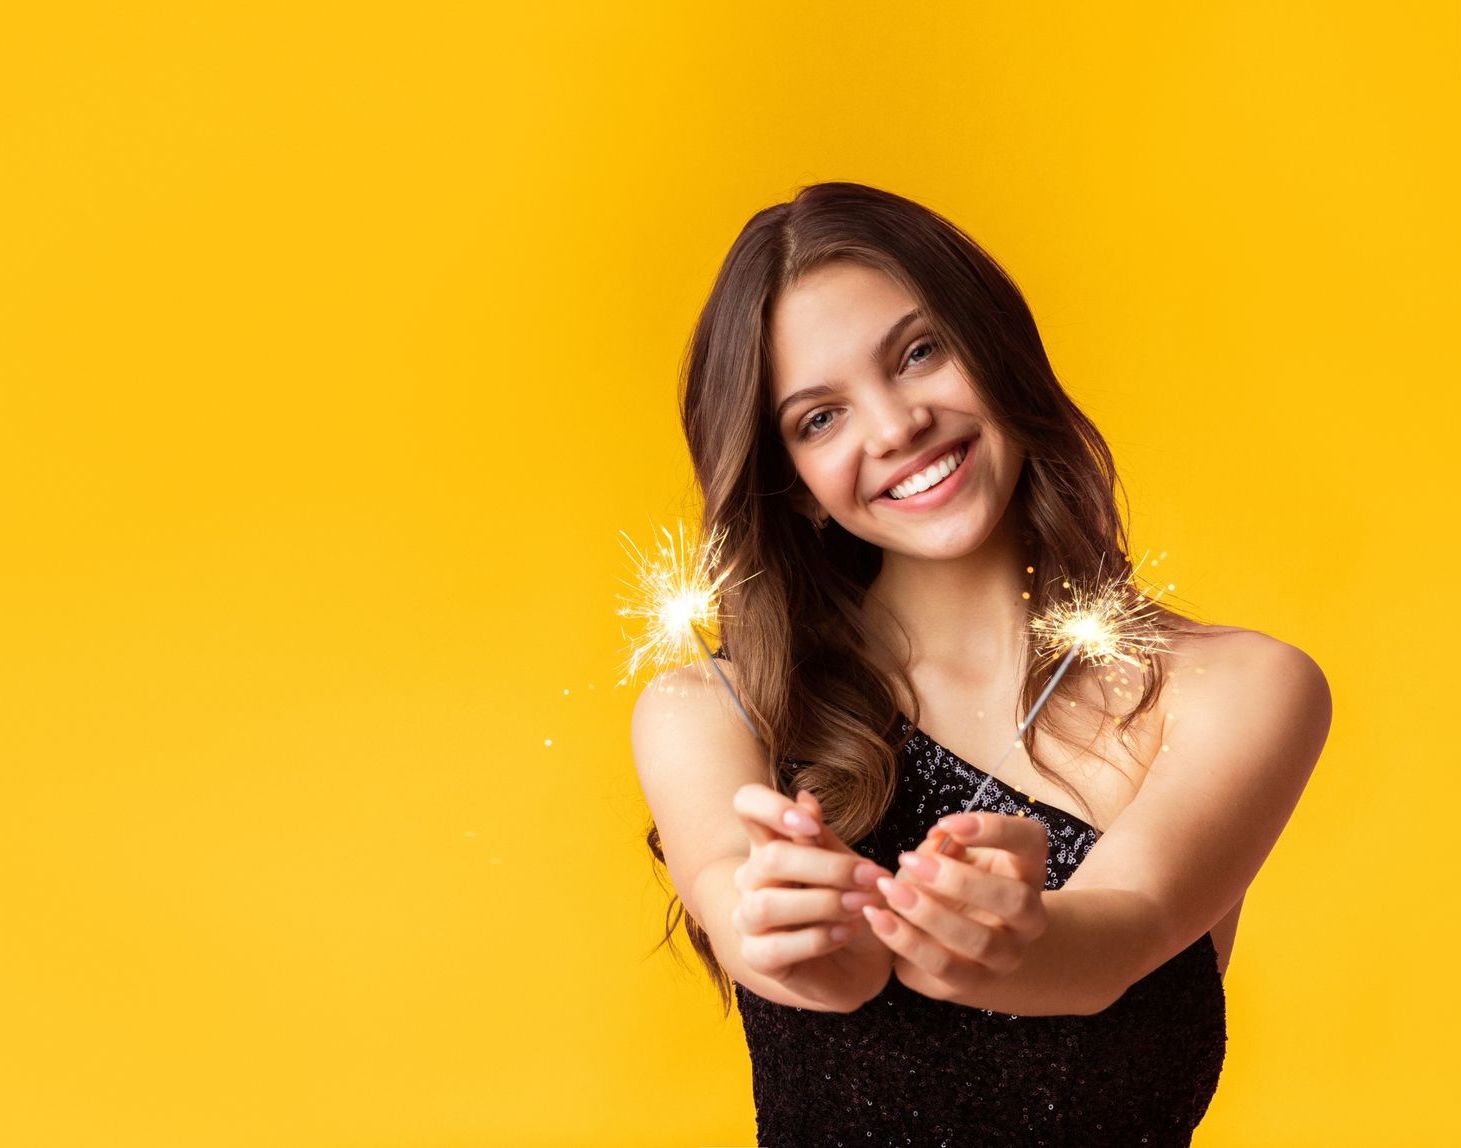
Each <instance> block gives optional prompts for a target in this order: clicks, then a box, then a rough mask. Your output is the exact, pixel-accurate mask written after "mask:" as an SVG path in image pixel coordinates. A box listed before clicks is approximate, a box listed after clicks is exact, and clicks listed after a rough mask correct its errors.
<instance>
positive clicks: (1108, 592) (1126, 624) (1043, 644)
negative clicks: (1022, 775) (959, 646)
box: [935, 555, 1168, 853]
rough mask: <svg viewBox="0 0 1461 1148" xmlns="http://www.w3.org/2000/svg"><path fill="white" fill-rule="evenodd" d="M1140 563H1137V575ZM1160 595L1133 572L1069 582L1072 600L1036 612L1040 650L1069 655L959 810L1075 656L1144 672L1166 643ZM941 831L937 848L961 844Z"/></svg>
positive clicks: (1019, 738)
mask: <svg viewBox="0 0 1461 1148" xmlns="http://www.w3.org/2000/svg"><path fill="white" fill-rule="evenodd" d="M1145 561H1146V556H1145V555H1143V556H1142V562H1145ZM1142 562H1138V563H1137V565H1136V567H1133V569H1132V571H1131V574H1132V575H1133V576H1134V575H1135V573H1136V570H1137V569H1138V568H1140V566H1141V565H1142ZM1064 585H1066V586H1070V583H1069V582H1066V583H1064ZM1160 597H1161V593H1158V594H1157V595H1156V596H1155V598H1148V597H1147V596H1146V595H1145V594H1143V593H1142V592H1141V590H1140V589H1139V588H1138V587H1137V586H1136V584H1135V582H1133V581H1132V579H1131V577H1115V578H1108V579H1106V580H1105V581H1103V582H1099V583H1097V584H1096V585H1095V586H1094V587H1083V586H1073V587H1071V597H1070V599H1069V600H1068V601H1063V602H1057V603H1056V604H1055V605H1054V606H1052V607H1050V608H1049V609H1048V610H1046V611H1045V612H1044V613H1043V614H1037V615H1036V616H1035V617H1034V618H1032V619H1031V620H1030V629H1031V630H1032V631H1034V633H1035V635H1036V642H1035V652H1036V654H1037V655H1040V656H1054V655H1055V654H1058V653H1060V651H1062V650H1064V651H1065V657H1064V658H1063V659H1061V662H1060V665H1059V666H1058V667H1057V668H1056V670H1055V673H1053V674H1051V675H1050V680H1049V681H1048V682H1046V683H1045V688H1044V689H1043V690H1042V691H1041V692H1040V696H1039V698H1038V699H1036V701H1035V704H1034V705H1033V706H1031V707H1030V712H1029V713H1028V714H1026V715H1025V720H1024V721H1022V722H1020V724H1019V728H1018V729H1017V730H1016V731H1015V739H1014V741H1012V742H1011V743H1010V745H1009V748H1008V749H1006V750H1005V751H1004V754H1003V755H1002V756H1001V757H1000V759H999V761H997V762H995V764H994V769H992V770H989V771H987V773H988V776H986V777H985V779H984V781H983V782H982V783H980V786H979V788H978V789H976V790H975V791H974V796H973V797H971V798H969V800H968V801H966V802H965V803H964V808H963V809H962V810H961V812H963V813H968V812H969V810H970V809H972V808H974V806H975V805H977V804H978V803H979V799H980V798H981V797H983V796H984V791H985V789H987V788H988V787H989V784H990V783H991V782H993V781H994V780H996V773H997V771H998V770H999V767H1000V766H1001V765H1003V764H1004V763H1005V761H1006V760H1007V759H1008V758H1009V755H1010V754H1012V753H1013V752H1014V751H1015V750H1016V749H1018V748H1020V746H1022V745H1023V744H1024V735H1025V731H1026V730H1027V729H1029V728H1030V723H1031V722H1033V721H1034V720H1035V715H1037V714H1038V713H1039V712H1040V710H1041V709H1042V708H1043V707H1044V705H1045V703H1046V702H1047V701H1048V700H1049V698H1050V695H1051V694H1052V693H1054V692H1055V687H1056V686H1057V685H1059V684H1060V679H1061V678H1063V677H1065V673H1066V671H1067V670H1069V669H1070V667H1071V665H1072V664H1074V662H1075V659H1076V655H1078V654H1079V655H1080V656H1081V658H1082V660H1083V661H1085V662H1086V663H1087V664H1089V665H1098V666H1105V665H1110V664H1111V663H1112V662H1115V661H1121V662H1126V663H1128V664H1130V665H1133V666H1135V667H1136V668H1137V672H1138V673H1140V672H1141V667H1142V655H1143V654H1150V653H1152V652H1154V651H1157V650H1162V649H1165V648H1166V647H1167V645H1168V642H1167V639H1166V636H1165V635H1164V634H1163V633H1162V632H1161V631H1160V630H1159V629H1158V628H1157V625H1156V619H1155V609H1154V601H1155V599H1156V598H1160ZM940 833H941V834H942V839H941V840H940V841H939V843H938V846H937V848H936V849H935V852H937V853H951V852H953V851H954V850H955V849H957V848H958V843H957V842H955V841H954V839H953V838H952V837H950V836H948V835H947V834H943V833H942V830H940Z"/></svg>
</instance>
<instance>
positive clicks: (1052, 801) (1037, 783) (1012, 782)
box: [884, 616, 1248, 974]
mask: <svg viewBox="0 0 1461 1148" xmlns="http://www.w3.org/2000/svg"><path fill="white" fill-rule="evenodd" d="M1171 620H1172V624H1173V625H1174V626H1175V627H1176V629H1177V633H1176V635H1175V636H1174V637H1173V638H1172V640H1171V647H1170V649H1171V656H1170V657H1169V658H1168V661H1167V664H1168V666H1169V667H1170V668H1169V672H1168V673H1167V674H1166V675H1165V680H1164V682H1163V686H1162V693H1161V695H1160V696H1159V697H1158V699H1157V704H1156V705H1153V706H1152V707H1151V708H1150V709H1148V710H1147V711H1146V712H1144V713H1142V714H1139V715H1137V716H1136V718H1135V719H1134V720H1133V721H1132V722H1131V724H1130V726H1129V727H1128V731H1127V739H1126V740H1125V741H1124V742H1123V741H1122V740H1121V739H1120V738H1118V737H1117V736H1116V735H1115V734H1114V732H1113V728H1112V726H1113V723H1112V721H1111V718H1112V717H1114V716H1117V715H1120V714H1124V713H1126V712H1128V711H1129V710H1130V709H1131V708H1132V707H1133V706H1134V705H1135V704H1136V701H1137V698H1138V696H1139V695H1140V692H1141V688H1142V682H1141V679H1140V677H1138V676H1137V675H1135V674H1134V673H1132V672H1131V671H1130V670H1128V669H1126V668H1124V667H1123V666H1120V665H1118V666H1116V667H1112V668H1108V669H1106V670H1103V671H1101V672H1100V673H1099V674H1098V675H1095V676H1093V677H1087V678H1086V679H1085V680H1084V681H1083V682H1082V683H1081V685H1080V694H1079V697H1078V699H1077V705H1076V706H1075V707H1074V708H1072V707H1070V706H1069V705H1068V704H1067V705H1066V707H1065V712H1064V713H1063V714H1062V715H1060V716H1061V720H1062V722H1064V723H1068V724H1067V725H1066V727H1065V728H1066V730H1067V731H1068V733H1067V736H1066V737H1065V738H1064V739H1063V740H1061V741H1056V739H1054V738H1053V737H1052V736H1051V735H1050V734H1048V733H1047V732H1046V731H1045V729H1044V727H1042V726H1040V725H1039V724H1038V723H1037V726H1036V733H1035V750H1036V752H1037V753H1038V754H1039V755H1040V758H1041V761H1042V762H1043V763H1044V764H1045V765H1046V767H1047V768H1053V769H1054V770H1055V772H1057V773H1058V774H1059V775H1060V777H1061V778H1063V779H1064V780H1065V781H1066V782H1067V783H1068V784H1069V785H1071V786H1072V787H1073V788H1074V789H1075V790H1076V791H1077V793H1079V794H1080V796H1081V797H1082V798H1083V799H1084V802H1085V806H1086V807H1088V808H1083V807H1082V804H1081V803H1080V802H1078V801H1077V800H1076V799H1075V798H1074V797H1072V796H1071V795H1070V794H1069V793H1067V792H1066V790H1064V789H1063V788H1061V786H1060V784H1059V783H1058V782H1056V781H1054V780H1052V779H1051V778H1050V777H1048V776H1046V775H1045V774H1042V773H1040V772H1039V771H1037V770H1036V769H1035V767H1034V766H1033V765H1031V764H1030V760H1029V758H1028V756H1027V755H1026V754H1025V753H1024V751H1023V750H1016V751H1014V752H1013V753H1010V754H1009V755H1008V756H1007V757H1005V756H1004V754H1005V750H1006V749H1008V748H1009V747H1010V743H1011V742H1012V741H1013V740H1014V734H1015V727H1016V725H1017V724H1018V719H1017V718H1016V716H1015V715H1016V713H1017V711H1018V703H1019V698H1018V683H1017V682H1016V681H1014V680H1013V679H1012V678H1011V677H1010V676H1009V675H1002V676H998V675H992V674H991V675H984V674H980V673H979V672H978V671H977V670H975V671H973V672H970V671H968V670H959V669H955V670H949V669H940V668H936V667H929V666H917V665H915V666H912V667H910V668H908V669H907V673H908V676H909V678H910V679H911V680H912V682H913V685H914V688H915V690H916V691H917V694H918V710H919V713H918V721H917V728H918V729H920V730H922V731H924V732H925V733H926V734H927V735H928V736H929V737H930V738H931V739H933V740H934V741H935V742H937V743H938V744H940V745H942V746H943V747H945V748H946V749H947V750H948V751H949V752H950V753H952V754H955V755H957V756H958V757H959V758H960V759H962V760H963V761H966V762H973V763H975V764H976V765H980V766H988V767H992V766H993V765H994V763H995V762H998V761H1000V759H1001V758H1002V757H1003V759H1004V760H1003V762H1002V764H1001V765H1000V767H999V769H998V771H997V773H998V779H999V781H1001V782H1004V783H1007V784H1008V785H1009V786H1011V787H1012V788H1014V789H1016V790H1018V791H1019V792H1021V793H1022V794H1024V795H1025V796H1028V797H1033V798H1035V799H1036V800H1037V801H1040V802H1042V803H1044V804H1046V805H1048V806H1051V807H1053V808H1055V809H1058V810H1060V811H1062V812H1067V813H1069V814H1071V815H1073V816H1078V817H1080V818H1082V819H1084V820H1085V821H1087V822H1088V823H1089V824H1091V825H1092V826H1094V827H1095V828H1096V829H1098V830H1099V831H1100V832H1102V833H1104V832H1105V831H1106V829H1107V828H1108V827H1109V826H1110V825H1111V824H1112V823H1113V822H1114V821H1115V820H1116V818H1117V816H1119V815H1120V813H1121V811H1122V810H1123V809H1125V808H1126V807H1127V806H1128V805H1129V804H1131V802H1132V801H1133V800H1134V799H1135V797H1136V795H1137V793H1138V792H1139V791H1140V789H1141V783H1142V781H1143V780H1144V779H1145V777H1146V772H1147V770H1148V769H1149V768H1150V767H1151V765H1152V763H1153V761H1154V760H1155V759H1156V755H1157V754H1158V753H1160V752H1161V751H1162V744H1163V741H1164V730H1165V726H1166V717H1167V713H1168V705H1169V703H1170V701H1171V700H1172V698H1173V696H1174V695H1177V696H1180V691H1181V689H1182V685H1183V680H1184V678H1185V676H1186V675H1188V674H1193V673H1201V672H1203V671H1204V668H1205V667H1204V661H1205V660H1210V659H1212V658H1215V657H1222V656H1223V654H1222V642H1221V639H1222V638H1223V636H1225V635H1228V634H1242V633H1247V632H1248V631H1246V630H1241V629H1239V628H1236V627H1231V626H1206V625H1202V624H1201V623H1198V622H1194V621H1191V620H1190V619H1186V618H1182V617H1180V616H1171ZM884 669H885V670H886V669H887V666H886V665H884ZM891 680H894V681H896V678H892V679H891ZM910 705H911V699H908V698H906V697H905V698H901V699H900V707H901V710H902V712H903V713H905V714H911V713H912V712H913V711H912V709H911V708H910ZM1102 713H1104V714H1106V715H1108V716H1106V717H1098V715H1100V714H1102ZM1072 746H1075V747H1077V748H1076V749H1074V750H1073V749H1072ZM1242 908H1243V902H1242V900H1241V899H1240V900H1239V901H1238V903H1237V904H1236V905H1234V906H1233V908H1232V909H1231V910H1230V911H1229V912H1228V914H1227V915H1226V916H1225V917H1224V918H1223V919H1222V920H1221V921H1219V922H1218V923H1217V924H1216V925H1214V926H1213V928H1212V929H1211V930H1210V931H1211V935H1212V939H1213V945H1214V947H1215V948H1216V950H1217V954H1218V969H1219V972H1220V973H1224V974H1225V973H1226V971H1227V967H1228V961H1229V959H1230V957H1231V955H1232V948H1233V942H1234V938H1235V935H1236V933H1237V928H1238V916H1239V914H1240V913H1241V911H1242Z"/></svg>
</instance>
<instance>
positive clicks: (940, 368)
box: [770, 261, 1023, 558]
mask: <svg viewBox="0 0 1461 1148" xmlns="http://www.w3.org/2000/svg"><path fill="white" fill-rule="evenodd" d="M916 306H917V304H916V303H915V302H914V300H913V299H912V298H911V297H910V296H909V295H908V294H907V293H906V292H905V291H904V290H903V288H902V287H900V286H898V284H897V283H896V282H894V280H893V279H891V278H890V277H889V276H887V275H885V274H884V273H882V272H881V271H877V270H874V269H873V268H870V267H864V266H862V265H860V264H856V263H849V262H845V261H843V262H837V263H831V264H827V265H825V266H823V267H821V268H819V269H818V270H817V271H814V272H812V273H811V274H810V275H808V276H807V277H806V278H805V279H803V280H802V281H801V282H800V283H798V284H797V285H796V286H795V287H794V288H792V289H791V290H789V291H787V292H785V293H784V294H783V295H782V297H781V298H780V299H779V300H778V301H777V304H776V307H775V308H774V310H773V312H772V316H771V330H770V344H771V360H772V361H771V378H772V409H773V411H774V412H775V415H774V420H775V427H776V430H777V433H778V434H779V435H780V437H781V441H782V443H783V445H785V447H786V449H787V452H788V453H789V455H790V457H791V460H792V463H793V465H794V466H795V467H796V471H797V474H798V475H799V476H800V479H801V483H802V485H803V486H804V487H805V489H800V488H799V489H797V491H796V492H795V494H794V495H793V499H794V505H795V506H796V508H797V509H798V510H799V511H801V512H802V513H803V514H807V515H808V516H812V517H825V516H827V515H830V516H831V517H832V518H835V519H836V520H837V522H838V524H839V525H841V526H842V527H843V529H845V530H847V531H848V532H849V533H852V534H855V535H857V536H858V537H859V538H862V539H864V540H866V541H868V542H871V543H873V544H874V545H877V546H879V547H882V548H883V549H884V550H890V551H893V552H895V553H900V554H908V555H916V556H919V557H926V558H957V557H960V556H962V555H965V554H968V553H970V552H971V551H973V550H974V549H976V548H977V547H979V546H980V545H981V544H982V543H983V542H984V540H985V539H986V538H988V537H989V535H990V533H991V532H992V531H993V530H994V528H995V526H996V525H997V524H998V523H999V521H1000V519H1001V517H1002V516H1003V515H1004V512H1005V509H1006V508H1007V507H1008V505H1009V502H1010V498H1011V496H1012V495H1013V493H1014V489H1015V483H1016V481H1017V480H1018V478H1019V475H1020V467H1021V465H1022V463H1023V457H1022V456H1021V454H1020V452H1019V450H1018V448H1016V447H1015V446H1014V445H1013V444H1011V443H1010V442H1009V440H1008V439H1007V438H1006V437H1005V436H1004V435H1003V434H1002V433H1001V432H1000V430H999V428H998V427H996V426H995V425H994V423H993V421H992V420H991V418H990V416H989V415H988V413H987V411H986V410H985V407H984V405H983V403H982V402H981V401H980V399H979V396H978V395H977V394H976V393H975V392H974V389H973V387H972V386H971V385H970V381H969V379H968V377H967V376H966V375H965V373H964V372H963V371H962V369H961V368H960V366H959V364H958V363H957V362H956V361H955V360H954V358H953V356H952V355H950V354H948V353H947V352H946V351H945V350H944V349H943V347H941V346H939V345H938V344H937V343H936V342H935V341H934V338H933V334H932V330H931V328H930V327H929V326H928V325H927V324H926V323H925V322H924V321H923V319H922V318H919V317H915V318H913V319H910V320H908V321H907V323H906V324H904V323H903V320H904V318H905V317H906V316H907V315H908V313H909V312H911V311H913V310H914V309H915V308H916ZM885 340H886V345H883V344H884V341H885ZM814 387H823V388H825V389H823V390H819V391H814V392H813V393H810V394H803V393H802V392H803V391H804V390H805V389H807V388H814ZM951 452H955V453H954V454H953V457H952V458H950V457H948V456H949V455H950V453H951ZM960 453H962V454H963V455H964V457H963V459H962V461H960V459H959V454H960ZM956 461H957V462H959V465H958V467H957V468H956V469H954V470H952V471H949V470H948V467H949V466H950V465H951V464H952V463H953V462H956ZM933 463H939V464H940V465H939V467H938V468H937V469H935V470H934V471H933V472H932V473H930V474H923V475H922V477H921V478H919V479H918V480H917V481H916V482H915V483H914V484H913V485H908V486H905V485H901V484H900V483H899V480H901V479H904V476H905V475H908V474H911V473H915V472H921V471H923V470H924V468H926V467H928V466H929V465H930V464H933ZM910 467H911V468H913V469H912V471H910V470H909V468H910ZM940 471H945V472H947V473H946V474H945V476H944V477H943V478H942V480H941V481H939V482H937V483H936V484H935V485H932V486H930V487H929V488H928V489H927V490H926V491H925V492H924V493H921V494H920V493H915V490H914V487H915V486H917V485H925V484H927V483H928V482H929V481H930V480H932V479H934V478H937V477H938V475H939V474H940ZM890 487H893V488H894V490H895V491H896V493H897V495H902V496H904V497H901V498H899V497H894V496H893V495H890V493H889V488H890Z"/></svg>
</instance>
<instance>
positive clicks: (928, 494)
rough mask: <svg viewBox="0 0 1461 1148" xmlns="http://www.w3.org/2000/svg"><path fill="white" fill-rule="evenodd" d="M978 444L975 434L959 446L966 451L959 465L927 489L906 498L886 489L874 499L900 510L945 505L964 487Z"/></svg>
mask: <svg viewBox="0 0 1461 1148" xmlns="http://www.w3.org/2000/svg"><path fill="white" fill-rule="evenodd" d="M978 444H979V436H978V435H975V436H974V437H973V438H971V439H970V440H969V441H968V442H966V443H964V444H963V445H962V447H960V448H958V449H961V450H963V452H964V457H963V458H962V459H961V460H960V462H959V465H958V466H956V467H955V468H954V469H953V470H952V471H950V472H949V474H948V475H947V476H945V477H944V478H941V479H939V480H938V481H937V482H935V483H934V484H933V485H932V486H930V487H928V488H927V489H926V490H922V491H919V492H918V493H915V494H910V495H908V497H906V498H894V497H893V493H892V491H885V492H884V493H882V494H880V495H879V496H878V497H877V498H875V499H874V500H873V501H874V502H876V503H877V504H878V505H879V506H887V507H890V508H891V509H894V510H899V511H912V510H934V509H937V508H938V507H940V506H943V505H944V504H945V503H947V502H948V501H949V500H950V499H952V498H953V497H954V496H955V495H956V494H958V493H959V491H960V490H961V489H962V488H963V486H964V482H965V476H966V475H967V474H968V472H969V469H970V466H969V460H970V459H971V458H973V457H974V453H975V451H976V449H977V448H978ZM901 487H902V484H899V485H898V486H896V487H894V489H900V488H901Z"/></svg>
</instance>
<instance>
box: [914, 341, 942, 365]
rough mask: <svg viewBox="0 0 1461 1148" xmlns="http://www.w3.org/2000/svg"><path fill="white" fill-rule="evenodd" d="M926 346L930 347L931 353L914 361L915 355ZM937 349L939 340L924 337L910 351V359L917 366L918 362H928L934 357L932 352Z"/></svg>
mask: <svg viewBox="0 0 1461 1148" xmlns="http://www.w3.org/2000/svg"><path fill="white" fill-rule="evenodd" d="M925 347H926V348H928V351H929V354H928V355H925V356H924V357H923V358H921V359H919V360H917V362H914V359H913V356H914V355H915V354H917V353H918V352H919V351H920V350H922V349H923V348H925ZM936 350H938V343H937V341H935V340H933V339H922V340H920V341H919V342H918V343H917V344H916V345H915V346H914V348H913V350H911V351H909V352H908V361H909V362H910V363H914V365H915V366H916V365H917V363H926V362H928V360H929V359H930V358H931V357H932V353H933V352H934V351H936Z"/></svg>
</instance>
